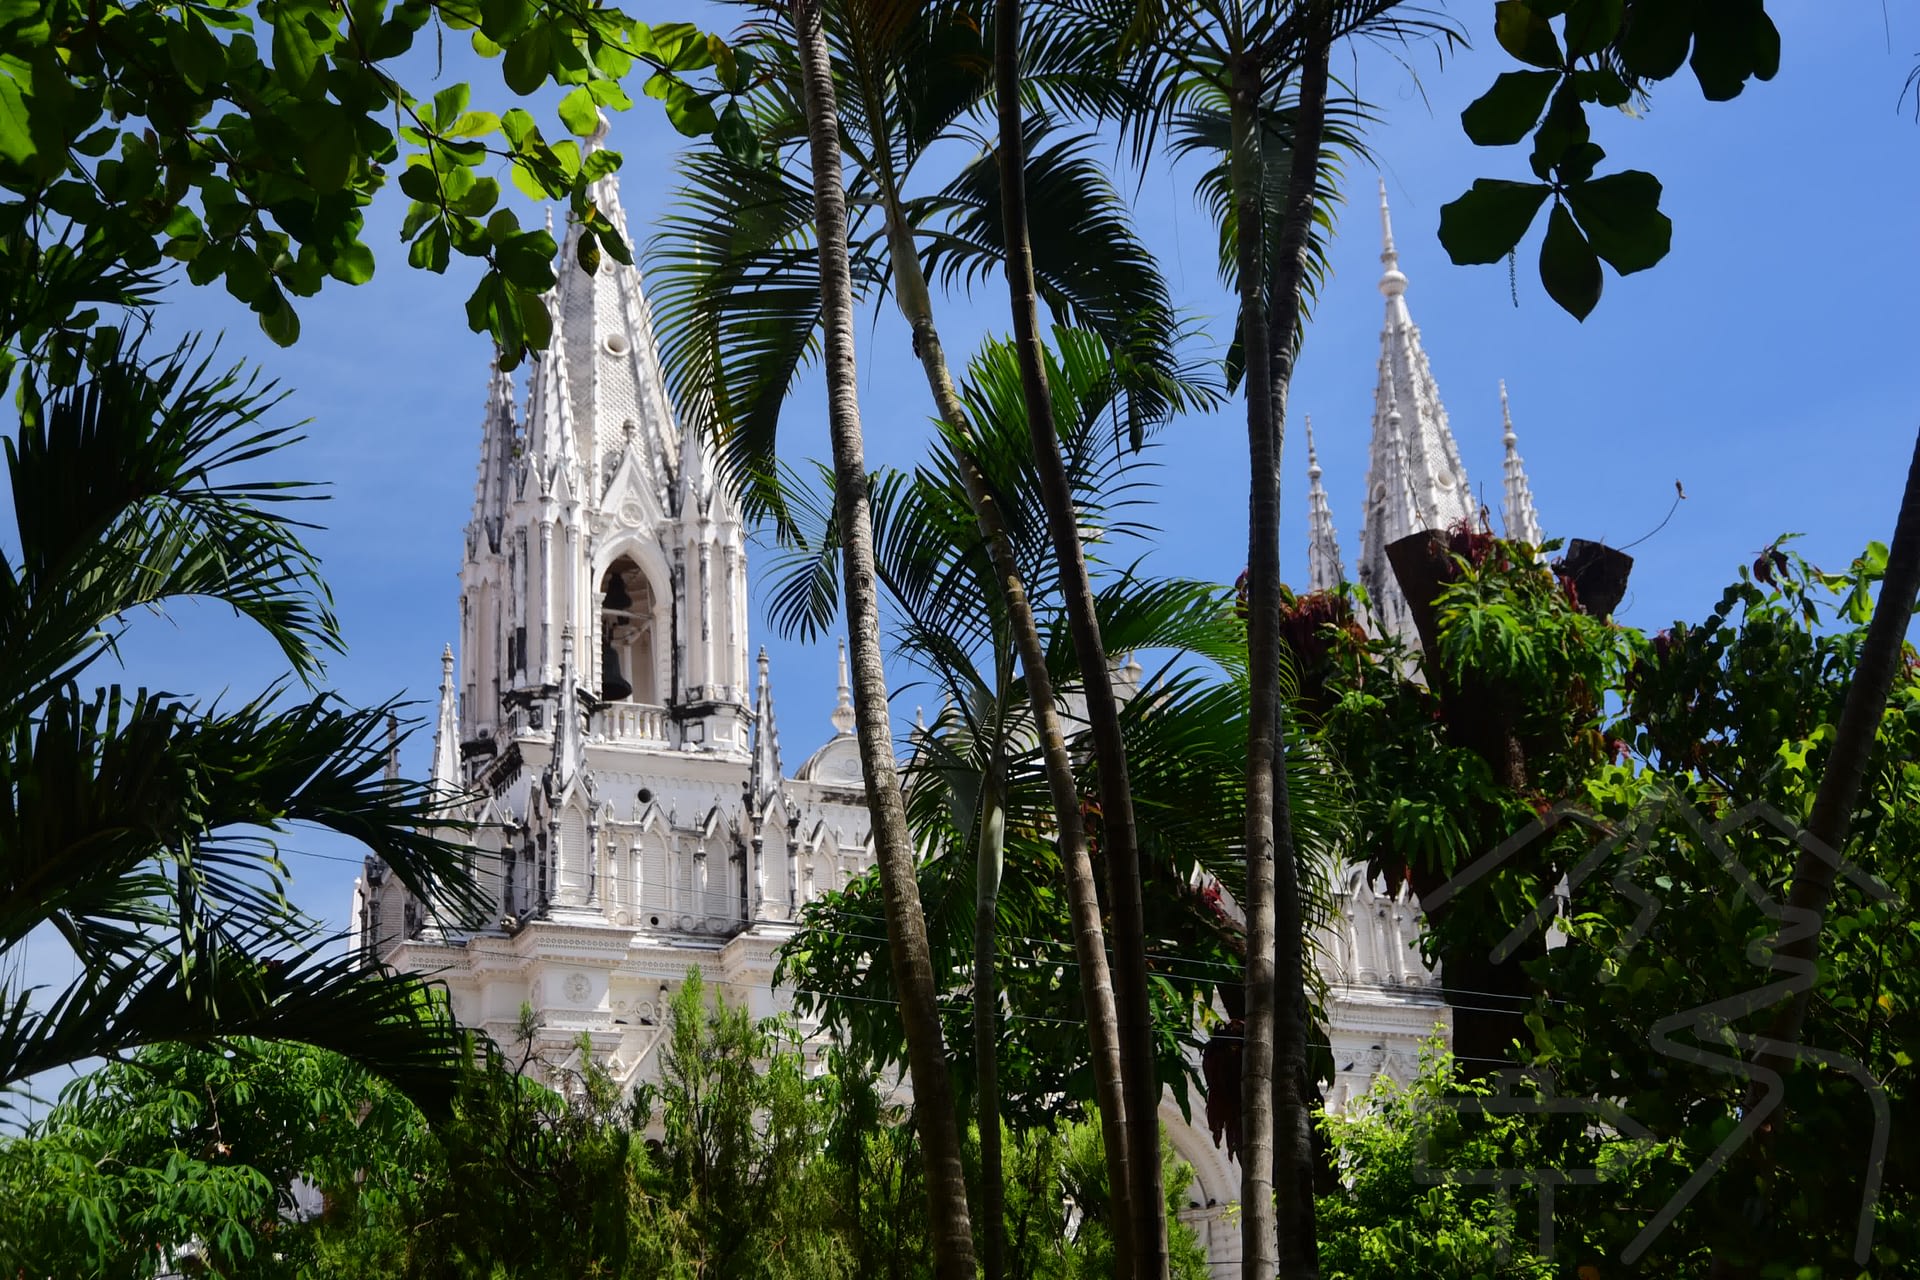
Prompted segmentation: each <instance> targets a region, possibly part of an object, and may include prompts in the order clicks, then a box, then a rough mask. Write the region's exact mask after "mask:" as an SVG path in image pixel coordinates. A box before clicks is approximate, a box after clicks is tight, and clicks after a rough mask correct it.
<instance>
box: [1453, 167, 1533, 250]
mask: <svg viewBox="0 0 1920 1280" xmlns="http://www.w3.org/2000/svg"><path fill="white" fill-rule="evenodd" d="M1551 191H1552V188H1551V187H1549V186H1547V185H1546V184H1545V183H1543V182H1510V181H1508V180H1507V179H1504V178H1476V179H1475V180H1474V183H1473V186H1472V188H1471V189H1469V190H1468V191H1467V193H1466V194H1465V195H1463V196H1461V197H1460V198H1459V199H1458V200H1455V201H1454V202H1453V203H1451V204H1447V205H1442V206H1441V208H1440V244H1441V246H1442V247H1443V248H1445V249H1446V251H1447V256H1448V257H1450V258H1452V259H1453V261H1454V262H1455V263H1456V264H1458V265H1460V266H1466V265H1468V264H1471V263H1482V262H1498V261H1500V259H1502V258H1504V257H1506V256H1507V255H1508V254H1509V253H1512V252H1513V249H1514V246H1515V245H1517V244H1519V243H1520V237H1522V236H1524V235H1525V234H1526V233H1527V228H1528V227H1529V226H1531V225H1532V224H1533V217H1534V215H1535V214H1537V213H1538V212H1540V206H1541V205H1542V204H1544V203H1545V202H1546V199H1547V195H1548V193H1549V192H1551Z"/></svg>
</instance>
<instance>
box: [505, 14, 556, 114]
mask: <svg viewBox="0 0 1920 1280" xmlns="http://www.w3.org/2000/svg"><path fill="white" fill-rule="evenodd" d="M552 68H553V33H552V32H551V31H550V30H549V29H548V28H547V27H546V26H545V25H540V24H536V25H535V26H532V27H529V28H528V29H527V31H526V32H525V33H524V34H523V35H521V36H520V37H519V38H518V39H516V40H515V41H514V42H513V43H512V44H510V45H508V46H507V54H506V57H504V58H502V59H501V61H500V74H501V76H502V78H504V79H505V80H506V82H507V88H509V89H511V90H513V91H514V92H515V93H517V94H520V95H521V96H522V97H524V96H526V95H527V94H530V93H532V92H533V91H534V90H536V89H538V88H539V87H540V86H541V85H542V84H544V83H546V79H547V73H548V72H549V71H550V70H552Z"/></svg>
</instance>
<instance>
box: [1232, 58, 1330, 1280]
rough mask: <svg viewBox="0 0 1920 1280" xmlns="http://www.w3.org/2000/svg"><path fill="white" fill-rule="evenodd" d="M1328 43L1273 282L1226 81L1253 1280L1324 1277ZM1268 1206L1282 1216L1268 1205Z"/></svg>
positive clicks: (1293, 163)
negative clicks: (1311, 843)
mask: <svg viewBox="0 0 1920 1280" xmlns="http://www.w3.org/2000/svg"><path fill="white" fill-rule="evenodd" d="M1328 55H1329V46H1328V43H1327V40H1326V37H1325V32H1324V28H1321V27H1318V26H1316V27H1314V28H1311V29H1310V32H1309V35H1308V41H1307V46H1306V48H1305V50H1304V51H1303V57H1302V61H1301V79H1300V89H1299V96H1298V106H1297V109H1296V113H1295V119H1294V135H1293V142H1292V153H1291V157H1290V161H1289V168H1288V174H1287V188H1286V206H1285V209H1284V211H1283V212H1282V215H1281V222H1280V227H1279V235H1278V237H1277V239H1276V242H1275V245H1274V250H1273V260H1272V263H1271V264H1270V270H1269V271H1265V272H1263V271H1262V270H1261V265H1262V264H1261V258H1262V250H1263V248H1264V246H1265V243H1266V235H1265V232H1266V228H1265V227H1264V226H1263V225H1262V224H1263V221H1264V206H1265V199H1264V191H1265V185H1266V184H1265V174H1264V168H1265V160H1264V159H1263V157H1262V156H1261V154H1260V141H1259V140H1260V138H1261V136H1262V134H1263V130H1262V126H1261V109H1262V100H1263V97H1264V92H1263V91H1264V80H1263V76H1262V73H1261V67H1260V63H1259V61H1258V59H1257V58H1256V57H1255V56H1253V55H1252V54H1250V53H1249V54H1242V55H1240V56H1238V57H1236V58H1235V59H1234V60H1233V62H1232V64H1231V69H1230V76H1231V84H1230V89H1229V111H1230V113H1231V117H1232V125H1233V156H1232V159H1231V163H1232V165H1233V173H1234V182H1235V190H1236V192H1237V197H1236V198H1237V201H1238V209H1237V211H1236V224H1235V225H1236V229H1237V239H1238V243H1237V245H1236V262H1235V271H1236V275H1237V278H1238V284H1239V292H1240V324H1241V347H1242V350H1243V351H1245V353H1246V360H1247V368H1246V381H1247V448H1248V458H1249V464H1250V466H1249V470H1250V477H1251V485H1250V493H1249V498H1248V513H1247V647H1248V661H1249V666H1250V680H1249V685H1250V687H1249V691H1248V692H1249V700H1250V708H1249V715H1248V725H1247V835H1246V840H1247V903H1246V910H1247V1016H1246V1028H1247V1029H1246V1036H1247V1039H1246V1046H1245V1049H1244V1052H1243V1056H1242V1073H1243V1074H1242V1090H1243V1098H1242V1117H1243V1118H1242V1123H1243V1125H1244V1126H1245V1127H1244V1129H1243V1138H1242V1144H1243V1146H1242V1160H1243V1162H1244V1163H1243V1165H1242V1175H1241V1176H1242V1192H1241V1212H1242V1215H1243V1219H1242V1231H1243V1239H1242V1250H1243V1257H1244V1259H1245V1268H1246V1270H1245V1274H1246V1275H1248V1276H1256V1277H1261V1278H1262V1280H1264V1277H1266V1276H1268V1275H1272V1274H1277V1275H1279V1276H1282V1277H1284V1278H1285V1280H1309V1278H1310V1277H1314V1276H1317V1275H1318V1274H1319V1250H1318V1243H1317V1232H1316V1227H1315V1220H1314V1204H1313V1129H1312V1125H1313V1120H1312V1116H1311V1114H1310V1111H1309V1106H1308V1099H1309V1094H1310V1090H1309V1086H1308V1080H1307V1070H1308V1067H1307V1016H1306V1014H1307V1002H1306V987H1305V980H1306V945H1307V939H1306V921H1305V916H1304V913H1303V911H1302V909H1301V897H1300V874H1299V862H1298V859H1297V853H1296V850H1295V847H1294V840H1293V814H1292V805H1291V802H1290V797H1289V795H1288V789H1287V772H1286V760H1285V753H1284V747H1283V743H1284V740H1285V728H1286V715H1285V710H1286V709H1285V706H1284V700H1283V699H1282V697H1281V695H1280V686H1279V674H1280V661H1281V654H1280V643H1281V642H1280V481H1281V456H1282V448H1283V445H1284V441H1285V431H1286V411H1287V395H1288V391H1289V389H1290V388H1291V385H1292V380H1293V368H1294V359H1295V356H1296V354H1297V352H1298V348H1299V343H1298V337H1297V331H1298V329H1299V324H1300V302H1301V293H1302V290H1303V289H1304V287H1305V281H1306V267H1307V251H1308V237H1309V235H1310V233H1311V231H1312V228H1313V208H1314V191H1315V186H1316V183H1317V181H1318V178H1319V167H1320V149H1321V140H1322V137H1323V135H1324V129H1325V122H1326V100H1327V71H1328V66H1327V64H1328ZM1269 1205H1273V1208H1272V1209H1269V1207H1268V1206H1269Z"/></svg>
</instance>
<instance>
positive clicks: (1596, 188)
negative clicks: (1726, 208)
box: [1567, 169, 1673, 276]
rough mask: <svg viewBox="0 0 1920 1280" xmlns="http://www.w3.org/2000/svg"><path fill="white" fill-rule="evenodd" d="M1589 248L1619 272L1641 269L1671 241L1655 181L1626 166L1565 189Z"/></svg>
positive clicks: (1664, 251) (1670, 225) (1655, 259)
mask: <svg viewBox="0 0 1920 1280" xmlns="http://www.w3.org/2000/svg"><path fill="white" fill-rule="evenodd" d="M1567 203H1568V204H1570V205H1571V206H1573V213H1574V216H1575V217H1577V218H1578V219H1579V220H1580V227H1581V230H1583V231H1584V232H1586V236H1587V240H1588V241H1589V243H1591V244H1592V245H1593V251H1594V252H1595V253H1597V254H1599V255H1600V256H1601V257H1602V258H1605V259H1606V260H1607V262H1608V263H1609V264H1610V265H1611V266H1612V267H1613V269H1614V270H1615V271H1618V272H1619V273H1620V274H1621V275H1623V276H1624V275H1631V274H1633V273H1634V272H1636V271H1645V270H1646V269H1647V268H1648V267H1651V266H1652V265H1653V264H1654V263H1656V262H1658V261H1660V259H1662V258H1664V257H1666V256H1667V250H1668V249H1670V248H1671V247H1672V246H1673V222H1672V220H1671V219H1669V218H1668V217H1667V215H1666V214H1664V213H1662V212H1660V180H1659V179H1658V178H1656V177H1654V176H1653V175H1652V174H1650V173H1644V172H1642V171H1640V170H1638V169H1628V170H1625V171H1624V172H1621V173H1610V174H1608V175H1607V176H1606V177H1604V178H1595V179H1593V180H1591V181H1589V182H1576V183H1573V184H1572V185H1570V186H1569V187H1568V188H1567Z"/></svg>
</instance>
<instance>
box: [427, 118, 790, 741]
mask: <svg viewBox="0 0 1920 1280" xmlns="http://www.w3.org/2000/svg"><path fill="white" fill-rule="evenodd" d="M599 141H600V140H599V139H598V138H596V139H594V140H593V141H592V142H591V143H589V146H590V147H591V146H598V145H599ZM593 198H594V202H595V204H596V205H597V207H598V208H599V209H600V210H601V211H602V212H604V213H605V214H607V216H608V217H609V218H611V219H612V220H613V222H614V225H615V226H617V227H618V228H619V229H620V231H621V234H622V235H625V234H626V220H625V216H624V214H623V213H622V211H621V208H620V202H619V192H618V189H617V187H616V185H615V183H614V182H613V180H612V179H604V180H602V181H601V182H599V183H598V184H596V185H595V188H594V192H593ZM583 234H585V232H584V230H583V228H582V227H581V226H580V225H579V223H577V222H573V221H571V220H570V223H569V226H568V228H567V232H566V237H565V241H564V243H563V244H562V246H561V251H560V263H561V275H560V282H559V285H558V287H557V288H556V289H555V290H554V291H553V293H552V294H551V295H549V303H548V305H549V311H550V313H551V315H552V318H553V339H552V342H551V344H550V346H549V349H548V351H547V352H546V353H545V354H544V355H542V356H540V357H538V358H537V359H536V360H535V361H534V362H533V368H532V378H531V385H530V387H529V389H528V393H527V396H526V400H525V404H524V406H522V405H521V404H520V403H519V402H518V400H517V398H516V396H515V391H514V386H513V380H512V378H511V377H510V376H509V375H508V374H505V373H502V372H500V371H499V370H498V369H497V368H496V369H495V372H494V374H493V382H492V389H491V393H490V395H489V397H488V403H487V410H486V414H485V418H484V425H483V429H482V438H481V449H480V475H479V483H478V485H477V487H476V491H475V494H474V507H473V518H472V520H471V521H470V522H469V524H468V526H467V537H466V559H465V562H464V564H463V565H462V568H461V573H460V586H461V594H460V608H461V643H460V645H459V652H460V670H459V677H458V689H457V691H458V694H459V698H460V709H461V716H460V720H461V725H462V729H463V732H464V733H465V735H466V741H467V743H468V746H469V748H472V747H473V746H474V744H476V743H484V742H486V741H490V740H496V739H498V738H500V737H502V736H503V735H505V736H510V735H511V733H512V731H513V729H514V728H515V727H516V726H523V727H540V728H544V727H545V723H544V722H545V721H547V720H548V719H549V718H550V717H551V716H552V715H554V714H555V712H556V710H557V700H558V697H559V693H560V687H561V686H562V685H563V684H565V685H570V686H573V687H574V688H575V689H576V690H577V696H578V698H579V700H580V702H581V704H582V706H583V707H585V708H586V710H587V713H588V714H589V715H591V716H592V717H593V718H594V720H595V725H594V728H593V732H594V734H595V735H596V736H598V737H600V738H602V739H603V740H606V741H611V742H623V743H633V744H636V745H646V746H652V747H656V748H658V747H664V748H669V749H673V750H685V751H695V752H703V753H705V752H718V753H722V754H727V755H732V756H736V757H738V758H740V759H743V760H744V759H745V758H746V757H747V754H748V751H749V745H750V744H749V729H750V726H751V722H752V690H751V677H750V674H749V671H748V666H747V636H746V630H747V626H746V624H747V577H746V555H745V549H744V545H743V533H742V526H741V520H740V513H739V508H738V505H737V503H736V502H735V500H734V498H733V495H732V494H731V493H730V492H729V491H728V489H727V488H726V486H725V485H723V484H721V483H719V482H718V480H717V478H716V475H715V470H714V466H713V458H712V453H711V449H710V447H709V446H708V445H707V443H706V442H705V441H703V440H702V439H701V438H700V436H699V434H698V433H697V432H695V431H693V430H691V429H683V428H681V427H680V426H679V425H678V424H677V423H676V422H675V419H674V414H673V410H672V407H671V406H670V404H669V402H668V400H667V394H666V388H665V383H664V380H663V378H662V376H661V371H660V365H659V360H658V356H657V354H656V351H655V346H654V342H653V332H652V324H651V320H650V318H649V315H648V310H647V303H646V298H645V295H644V294H643V292H642V290H641V287H640V276H639V272H638V271H637V270H636V269H635V268H634V267H631V266H626V265H622V264H620V263H617V262H612V261H604V262H602V263H601V265H600V269H599V270H598V271H597V272H593V273H591V274H590V273H588V272H586V271H583V270H581V269H580V268H579V267H578V266H577V265H575V264H576V256H575V255H576V250H577V248H578V242H579V239H580V237H581V236H582V235H583ZM536 720H537V721H540V722H542V723H541V724H539V725H534V724H533V723H532V722H533V721H536ZM480 749H482V750H484V747H481V748H480Z"/></svg>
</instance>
